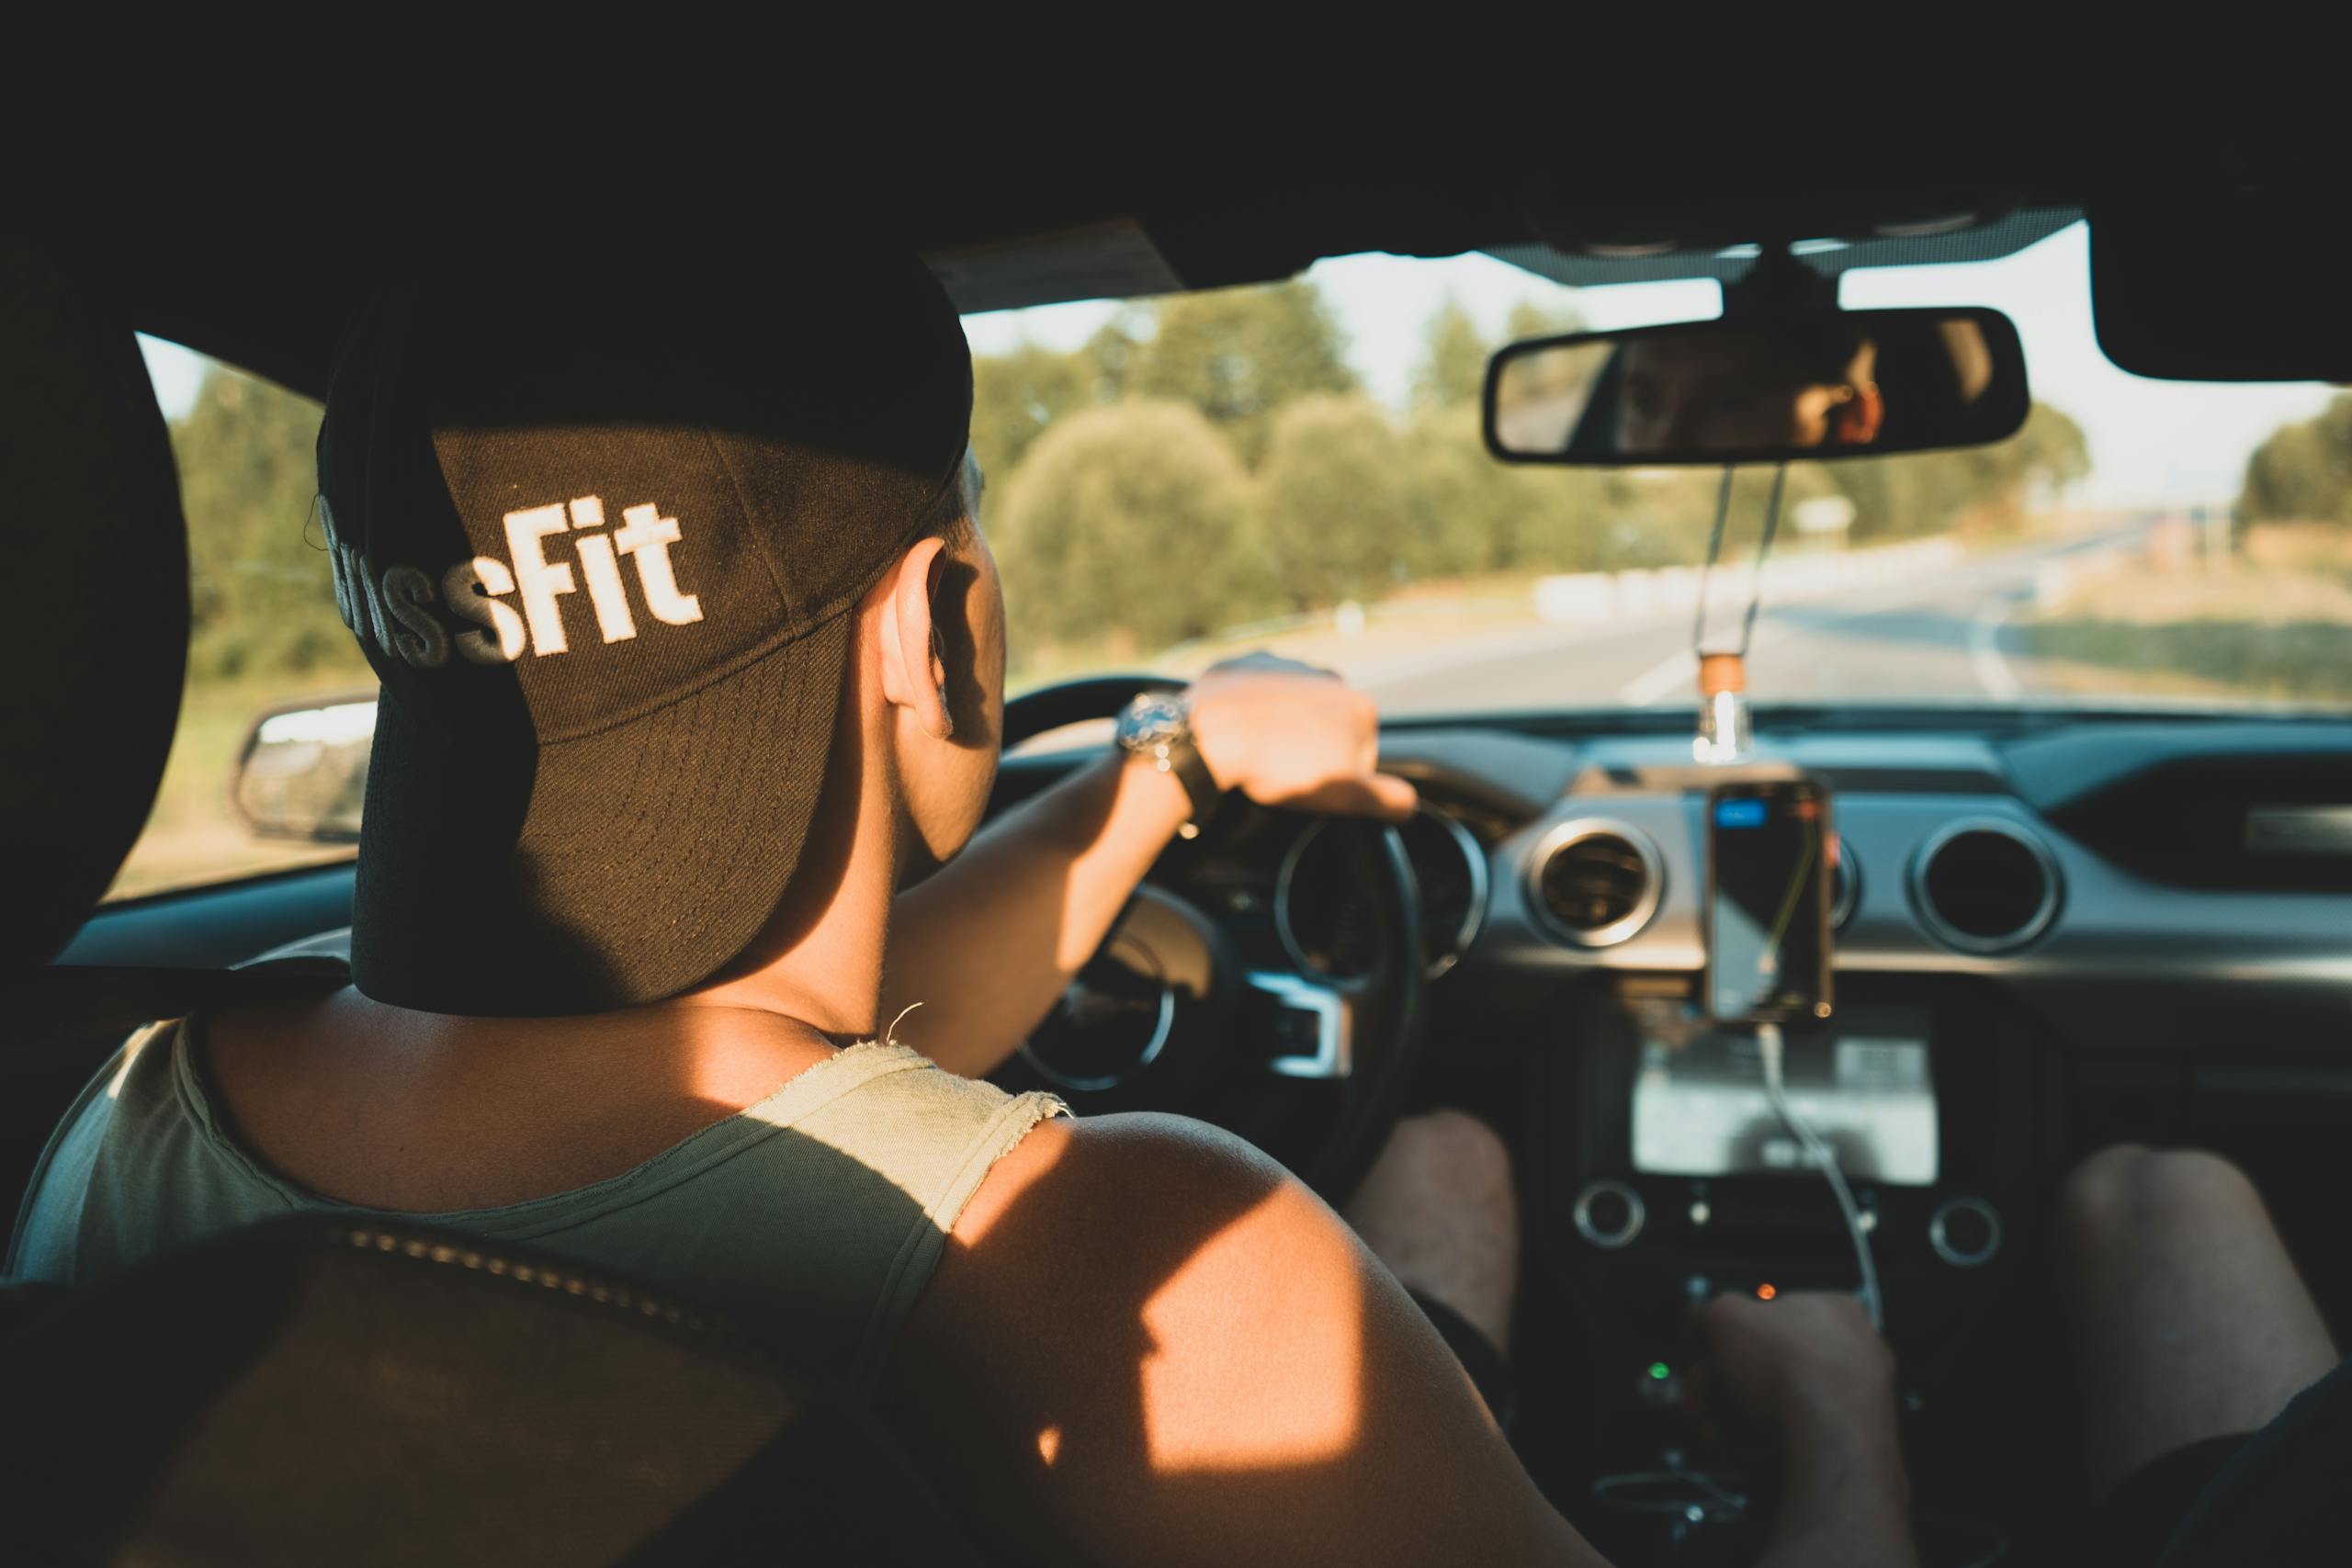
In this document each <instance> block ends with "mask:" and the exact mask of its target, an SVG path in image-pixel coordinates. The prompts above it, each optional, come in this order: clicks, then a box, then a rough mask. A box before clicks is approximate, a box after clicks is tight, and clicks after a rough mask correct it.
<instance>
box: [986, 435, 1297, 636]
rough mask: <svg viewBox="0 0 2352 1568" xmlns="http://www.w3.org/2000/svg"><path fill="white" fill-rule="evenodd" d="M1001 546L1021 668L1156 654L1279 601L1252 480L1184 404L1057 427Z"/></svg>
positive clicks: (1040, 445) (1035, 460) (1009, 514)
mask: <svg viewBox="0 0 2352 1568" xmlns="http://www.w3.org/2000/svg"><path fill="white" fill-rule="evenodd" d="M991 538H992V539H993V540H994V542H995V545H996V548H997V552H998V555H999V557H1000V558H1001V561H1002V563H1003V570H1004V581H1005V591H1006V602H1007V608H1008V612H1009V614H1010V615H1011V617H1012V634H1013V637H1014V638H1015V645H1014V649H1013V651H1014V653H1015V654H1016V655H1018V656H1020V657H1021V658H1023V659H1034V658H1035V657H1036V653H1035V650H1037V649H1050V648H1052V647H1056V646H1063V645H1069V644H1072V643H1088V642H1099V643H1102V644H1104V645H1106V646H1107V648H1108V649H1109V651H1111V652H1112V653H1113V654H1114V655H1116V656H1138V655H1145V654H1149V653H1153V652H1157V651H1158V650H1159V649H1163V648H1166V647H1168V646H1169V645H1170V644H1171V643H1176V642H1180V641H1182V640H1183V639H1185V638H1188V637H1199V636H1202V635H1203V634H1204V633H1207V632H1209V631H1213V630H1215V629H1216V628H1217V627H1219V626H1226V625H1230V624H1232V623H1235V622H1238V621H1244V620H1247V619H1249V618H1250V617H1251V616H1253V615H1260V614H1262V613H1264V611H1265V610H1267V609H1268V608H1269V607H1270V606H1271V604H1272V592H1271V589H1270V573H1269V571H1268V570H1267V564H1266V559H1265V556H1264V553H1263V551H1262V548H1261V546H1260V543H1259V539H1258V536H1257V533H1256V531H1255V529H1254V527H1253V519H1252V508H1251V496H1250V477H1249V474H1248V473H1247V472H1246V471H1245V470H1244V469H1243V468H1242V467H1241V462H1240V459H1239V458H1238V457H1236V456H1235V455H1234V451H1233V447H1232V445H1231V443H1229V442H1228V441H1227V440H1226V438H1225V437H1224V436H1223V435H1222V434H1219V433H1218V431H1217V430H1216V427H1214V426H1213V425H1211V424H1210V423H1208V422H1207V421H1206V420H1205V419H1204V418H1203V417H1202V416H1201V414H1200V412H1199V411H1197V410H1195V409H1190V408H1186V407H1184V406H1182V405H1181V404H1177V403H1170V402H1158V401H1150V400H1138V399H1130V400H1125V401H1122V402H1119V403H1115V404H1113V405H1111V406H1109V407H1104V408H1088V409H1081V410H1080V411H1079V412H1075V413H1072V414H1070V415H1069V416H1067V417H1065V418H1063V419H1061V420H1059V421H1057V422H1056V423H1055V424H1054V426H1053V428H1052V429H1050V430H1048V431H1047V432H1046V434H1044V435H1042V436H1040V437H1038V439H1037V441H1036V443H1035V446H1032V447H1031V449H1030V451H1029V454H1028V456H1027V457H1026V458H1024V459H1023V462H1022V463H1021V466H1020V467H1019V468H1016V469H1015V470H1014V471H1013V473H1012V477H1011V479H1010V480H1009V481H1008V482H1007V489H1006V494H1005V498H1004V501H1003V502H1002V503H1001V505H1000V506H999V507H998V508H997V511H996V520H995V525H994V527H993V528H992V529H991ZM1023 644H1026V645H1027V646H1025V647H1024V646H1023Z"/></svg>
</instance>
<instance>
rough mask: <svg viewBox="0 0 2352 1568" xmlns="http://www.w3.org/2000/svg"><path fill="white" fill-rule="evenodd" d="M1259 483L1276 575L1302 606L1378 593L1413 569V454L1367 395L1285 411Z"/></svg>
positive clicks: (1298, 404) (1304, 402)
mask: <svg viewBox="0 0 2352 1568" xmlns="http://www.w3.org/2000/svg"><path fill="white" fill-rule="evenodd" d="M1259 481H1260V503H1261V507H1262V509H1263V513H1264V516H1265V537H1266V544H1267V548H1268V549H1269V550H1270V551H1271V552H1272V556H1273V560H1274V571H1275V577H1276V580H1277V581H1279V582H1280V583H1281V584H1282V586H1283V590H1284V591H1285V592H1287V593H1288V594H1289V595H1290V597H1291V599H1292V601H1293V602H1294V603H1295V604H1297V605H1298V606H1299V607H1300V608H1302V609H1306V608H1311V607H1315V606H1318V605H1324V604H1337V603H1338V602H1339V601H1340V600H1342V599H1376V598H1378V597H1380V596H1381V595H1382V594H1383V593H1385V592H1388V591H1389V590H1390V589H1391V588H1393V587H1394V586H1396V584H1397V582H1398V581H1402V580H1403V579H1405V578H1407V577H1409V576H1410V575H1412V571H1413V566H1414V557H1415V554H1416V547H1417V545H1418V544H1419V539H1418V537H1417V532H1416V528H1415V523H1416V521H1417V520H1416V517H1415V508H1414V506H1413V502H1412V489H1413V473H1412V468H1411V462H1410V458H1409V456H1408V451H1407V448H1406V446H1405V445H1404V444H1403V443H1402V442H1401V441H1399V440H1398V438H1397V432H1396V430H1395V428H1394V427H1393V426H1391V425H1390V424H1389V423H1388V418H1387V416H1386V415H1385V414H1384V413H1382V412H1381V411H1380V410H1379V409H1377V408H1375V407H1374V405H1373V404H1372V402H1371V401H1370V400H1367V399H1365V398H1364V397H1363V396H1361V395H1356V396H1351V397H1330V396H1324V397H1308V398H1302V399H1300V400H1297V401H1295V402H1294V403H1291V404H1290V405H1288V406H1287V407H1285V408H1283V409H1282V410H1281V412H1278V413H1277V414H1276V415H1275V416H1274V423H1273V430H1272V436H1271V438H1270V440H1269V443H1268V446H1267V451H1266V460H1265V463H1264V466H1263V468H1261V472H1260V475H1259Z"/></svg>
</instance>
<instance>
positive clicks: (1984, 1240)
mask: <svg viewBox="0 0 2352 1568" xmlns="http://www.w3.org/2000/svg"><path fill="white" fill-rule="evenodd" d="M1928 1246H1929V1247H1933V1248H1934V1249H1935V1253H1936V1256H1937V1257H1939V1258H1942V1259H1943V1260H1944V1261H1945V1262H1947V1263H1949V1264H1951V1266H1952V1267H1953V1268H1955V1269H1973V1268H1975V1267H1977V1266H1978V1265H1979V1264H1982V1263H1989V1262H1991V1261H1992V1259H1993V1255H1994V1254H1995V1253H1997V1252H1999V1251H2000V1250H2001V1216H2000V1213H1998V1212H1997V1211H1996V1210H1995V1208H1994V1207H1993V1205H1992V1204H1990V1203H1987V1202H1986V1201H1985V1200H1984V1199H1982V1198H1950V1199H1946V1200H1945V1201H1944V1202H1943V1203H1942V1204H1940V1205H1939V1206H1938V1208H1937V1210H1936V1212H1935V1214H1934V1216H1933V1217H1932V1218H1930V1219H1929V1220H1928Z"/></svg>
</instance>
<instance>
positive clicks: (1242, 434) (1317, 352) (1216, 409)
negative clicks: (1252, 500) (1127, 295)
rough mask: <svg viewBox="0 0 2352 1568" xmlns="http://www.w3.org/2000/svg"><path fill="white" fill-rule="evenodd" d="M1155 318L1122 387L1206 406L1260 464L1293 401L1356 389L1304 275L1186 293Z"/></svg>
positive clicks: (1338, 340) (1338, 337) (1343, 351)
mask: <svg viewBox="0 0 2352 1568" xmlns="http://www.w3.org/2000/svg"><path fill="white" fill-rule="evenodd" d="M1154 314H1155V320H1156V331H1155V332H1154V333H1153V334H1152V336H1151V338H1150V340H1149V342H1148V343H1146V344H1142V345H1140V347H1139V348H1138V349H1137V351H1136V358H1135V363H1134V366H1133V368H1132V370H1131V372H1130V373H1129V375H1128V376H1127V377H1126V378H1125V381H1124V383H1123V387H1122V389H1123V390H1125V391H1127V392H1130V393H1132V394H1134V395H1136V396H1140V397H1146V398H1159V399H1165V400H1170V401H1173V402H1179V403H1185V404H1189V405H1190V406H1192V407H1193V408H1195V409H1198V410H1199V411H1200V412H1201V413H1202V414H1203V415H1204V416H1205V417H1206V418H1207V419H1208V420H1209V421H1210V422H1211V423H1215V424H1216V425H1218V426H1220V427H1221V428H1222V429H1224V430H1225V432H1226V434H1227V435H1229V436H1230V437H1231V438H1232V440H1233V443H1234V446H1236V448H1237V449H1238V451H1239V452H1240V454H1241V456H1242V457H1243V459H1244V460H1245V461H1246V462H1248V463H1250V464H1251V465H1252V466H1254V465H1255V464H1256V463H1257V461H1258V459H1259V458H1260V457H1262V456H1263V455H1264V453H1265V450H1266V443H1267V441H1268V439H1269V437H1270V436H1271V434H1272V426H1273V417H1274V413H1275V411H1276V410H1278V409H1280V408H1282V407H1283V404H1285V403H1289V402H1294V401H1295V400H1298V399H1300V398H1304V397H1309V396H1312V395H1313V394H1315V393H1317V392H1330V393H1344V392H1352V391H1354V390H1355V389H1356V377H1355V372H1354V371H1353V370H1351V369H1350V368H1349V367H1348V361H1347V342H1346V339H1345V338H1344V337H1343V336H1342V334H1341V333H1340V328H1339V325H1338V323H1337V322H1335V321H1333V320H1332V319H1331V313H1330V310H1329V309H1328V308H1327V307H1326V306H1325V304H1324V302H1323V297H1322V294H1321V293H1320V291H1318V290H1317V288H1316V287H1315V285H1313V284H1312V283H1309V282H1307V281H1306V279H1304V278H1293V279H1291V280H1290V281H1289V282H1286V283H1277V284H1273V285H1271V286H1268V287H1263V288H1221V289H1216V290H1214V291H1212V292H1209V293H1204V294H1183V295H1178V296H1175V297H1173V298H1171V299H1163V300H1161V301H1160V302H1159V308H1158V310H1156V312H1155V313H1154Z"/></svg>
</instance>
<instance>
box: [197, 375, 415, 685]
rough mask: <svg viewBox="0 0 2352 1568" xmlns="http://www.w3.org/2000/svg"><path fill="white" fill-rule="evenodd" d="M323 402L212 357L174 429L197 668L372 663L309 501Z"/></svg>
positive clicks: (226, 671) (361, 672)
mask: <svg viewBox="0 0 2352 1568" xmlns="http://www.w3.org/2000/svg"><path fill="white" fill-rule="evenodd" d="M319 415H320V409H319V405H318V404H316V403H314V402H312V401H311V400H309V399H307V398H304V397H300V396H298V395H296V394H295V393H293V392H289V391H288V390H286V389H284V388H282V387H277V386H275V385H272V384H271V383H269V382H267V381H263V380H259V379H257V378H254V377H251V376H244V375H241V374H239V373H237V372H235V371H232V370H228V369H225V368H222V367H217V366H216V367H213V368H212V369H211V370H210V371H209V373H208V374H207V375H206V377H205V378H204V381H203V384H202V385H201V386H200V387H199V388H198V390H197V394H196V399H195V401H194V402H193V403H192V404H191V405H190V407H189V409H188V412H187V413H186V414H185V415H183V416H182V417H181V418H180V420H179V421H178V422H177V423H175V425H174V426H173V429H172V449H173V452H174V454H175V457H177V459H178V463H179V473H180V502H181V506H182V509H183V510H184V511H185V512H186V513H187V528H188V561H189V569H190V570H189V608H190V611H191V619H192V625H191V637H190V644H189V666H190V674H191V678H192V679H195V680H199V681H207V680H235V679H239V678H242V677H245V676H268V675H282V674H303V673H310V672H313V671H318V672H326V671H334V670H338V669H341V670H347V671H349V672H350V673H351V674H352V675H353V677H354V678H355V679H365V678H367V675H368V667H367V663H366V660H364V659H363V658H362V656H361V654H360V652H359V647H358V644H357V643H356V642H355V641H354V640H353V638H352V636H351V633H350V632H349V631H347V630H346V629H345V626H344V625H343V622H342V620H341V619H340V617H339V616H338V615H336V612H335V607H334V577H333V574H332V572H331V570H330V569H329V566H328V561H327V555H326V551H325V549H324V548H323V547H322V536H321V533H320V531H319V529H318V526H317V525H316V522H315V520H314V519H313V517H312V513H311V507H312V503H313V502H314V500H315V498H316V496H317V493H318V463H317V456H316V443H317V440H318V433H319Z"/></svg>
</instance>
